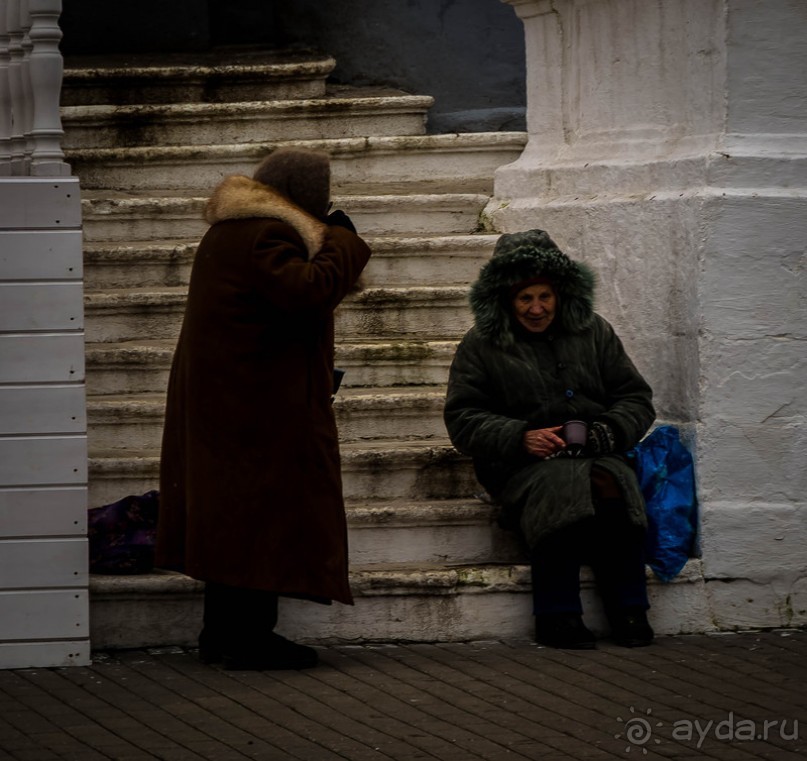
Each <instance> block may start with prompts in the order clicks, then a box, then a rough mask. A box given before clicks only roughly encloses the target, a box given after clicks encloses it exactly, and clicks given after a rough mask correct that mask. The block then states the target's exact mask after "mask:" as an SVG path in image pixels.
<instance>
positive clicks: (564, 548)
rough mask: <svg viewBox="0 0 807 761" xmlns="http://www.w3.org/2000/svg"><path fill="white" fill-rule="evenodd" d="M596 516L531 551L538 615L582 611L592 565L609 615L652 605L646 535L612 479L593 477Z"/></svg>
mask: <svg viewBox="0 0 807 761" xmlns="http://www.w3.org/2000/svg"><path fill="white" fill-rule="evenodd" d="M592 497H593V501H594V512H595V514H594V517H593V518H588V519H585V520H583V521H580V522H579V523H576V524H573V525H571V526H568V527H566V528H563V529H561V530H559V531H556V532H555V533H553V534H552V535H551V536H550V537H548V538H547V539H546V540H544V541H543V542H541V543H540V544H539V545H538V547H536V548H535V549H534V550H533V552H532V557H531V564H532V594H533V612H534V613H535V614H536V615H541V614H544V613H582V606H581V604H580V568H581V566H583V565H589V566H590V567H591V570H592V572H593V573H594V578H595V580H596V583H597V587H598V589H599V592H600V596H601V598H602V601H603V605H604V606H605V610H606V612H613V611H619V610H624V609H626V608H641V609H642V610H647V608H649V607H650V605H649V603H648V600H647V581H646V577H645V557H644V531H643V530H642V529H641V528H640V527H638V526H635V525H633V524H632V523H631V522H630V520H629V518H628V514H627V509H626V506H625V503H624V501H623V500H622V498H621V495H620V494H619V491H618V489H617V488H616V485H615V484H614V482H613V479H611V478H610V476H609V475H608V474H605V475H604V476H603V471H598V472H596V473H595V474H593V478H592Z"/></svg>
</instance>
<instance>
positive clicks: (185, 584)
mask: <svg viewBox="0 0 807 761" xmlns="http://www.w3.org/2000/svg"><path fill="white" fill-rule="evenodd" d="M648 581H649V584H648V593H649V597H650V601H651V606H652V607H651V610H650V619H651V623H652V625H653V627H654V629H655V631H656V633H657V634H658V635H672V634H689V633H702V632H704V631H713V630H714V629H715V626H714V622H713V621H712V620H711V619H710V616H709V606H708V604H707V592H706V584H705V581H704V573H703V568H702V565H701V562H700V561H699V560H696V559H693V560H690V561H689V563H687V565H686V567H685V568H684V570H683V571H682V572H681V573H680V574H679V575H678V576H677V577H676V578H675V579H674V580H673V581H672V582H671V583H668V584H661V583H660V582H658V580H656V579H655V578H654V577H653V576H652V574H651V573H650V572H649V571H648ZM351 586H352V589H353V594H354V597H355V601H356V604H355V606H345V605H339V604H334V605H330V606H324V605H317V604H315V603H310V602H303V601H299V600H289V599H283V600H282V601H281V608H280V621H279V624H278V632H279V633H281V634H283V635H285V636H287V637H290V638H291V639H294V640H297V641H300V642H308V643H309V644H314V645H317V644H319V645H325V644H336V643H339V644H345V643H353V644H358V643H362V642H454V641H464V640H484V639H496V640H506V639H524V638H531V637H532V636H533V618H532V595H531V594H530V589H531V587H530V571H529V566H528V565H525V564H519V563H502V564H469V565H466V564H449V563H446V564H435V565H431V566H429V565H416V566H413V565H395V564H390V565H383V566H382V565H378V566H374V565H367V566H358V565H355V566H353V568H352V570H351ZM581 587H582V589H581V598H582V602H583V607H584V610H585V616H584V617H585V621H586V624H587V625H588V626H589V627H590V628H591V629H592V631H594V632H595V633H596V634H600V635H602V634H605V633H607V626H606V623H605V618H604V615H603V613H602V608H601V606H600V605H599V600H598V597H597V594H596V590H595V586H594V582H593V579H592V577H591V575H590V573H589V572H588V569H583V573H582V574H581ZM202 591H203V585H202V583H201V582H197V581H194V580H193V579H189V578H188V577H186V576H182V575H181V574H175V573H152V574H144V575H141V576H91V578H90V638H91V640H92V642H93V647H95V648H97V649H114V648H136V647H159V646H166V645H182V646H195V645H196V638H197V636H198V633H199V629H200V628H201V619H202Z"/></svg>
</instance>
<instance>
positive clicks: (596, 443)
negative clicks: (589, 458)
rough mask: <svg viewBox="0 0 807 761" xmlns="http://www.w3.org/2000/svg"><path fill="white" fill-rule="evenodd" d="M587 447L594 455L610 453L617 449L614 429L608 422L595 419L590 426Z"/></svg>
mask: <svg viewBox="0 0 807 761" xmlns="http://www.w3.org/2000/svg"><path fill="white" fill-rule="evenodd" d="M586 449H588V451H589V452H591V454H594V455H600V454H609V453H610V452H613V451H614V449H616V438H615V437H614V431H613V429H612V428H611V426H610V425H608V423H601V422H599V421H595V422H594V423H592V424H591V425H590V426H589V427H588V440H587V442H586Z"/></svg>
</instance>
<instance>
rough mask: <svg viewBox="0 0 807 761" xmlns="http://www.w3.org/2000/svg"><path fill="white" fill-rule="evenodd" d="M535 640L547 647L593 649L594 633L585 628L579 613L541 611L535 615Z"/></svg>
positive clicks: (594, 644) (594, 645)
mask: <svg viewBox="0 0 807 761" xmlns="http://www.w3.org/2000/svg"><path fill="white" fill-rule="evenodd" d="M535 640H536V642H538V643H539V644H541V645H546V646H547V647H558V648H563V649H568V650H593V649H594V648H595V647H597V641H596V638H595V637H594V635H593V634H592V633H591V632H590V631H589V630H588V629H587V628H586V625H585V624H584V623H583V619H582V617H581V616H580V614H579V613H541V614H539V615H536V616H535Z"/></svg>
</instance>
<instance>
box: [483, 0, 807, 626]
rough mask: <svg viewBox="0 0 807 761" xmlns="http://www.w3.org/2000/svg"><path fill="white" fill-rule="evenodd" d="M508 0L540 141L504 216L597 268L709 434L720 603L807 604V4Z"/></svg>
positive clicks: (502, 220) (797, 614) (753, 606)
mask: <svg viewBox="0 0 807 761" xmlns="http://www.w3.org/2000/svg"><path fill="white" fill-rule="evenodd" d="M504 1H505V2H508V3H509V4H510V5H512V6H513V7H514V8H515V10H516V12H517V13H518V15H519V16H520V17H521V19H522V21H523V22H524V27H525V38H526V50H527V67H528V75H527V82H528V86H527V89H528V94H527V101H528V102H527V114H528V116H527V120H528V131H529V144H528V147H527V149H526V150H525V152H524V154H523V155H522V157H521V158H520V159H519V160H518V161H516V162H515V163H514V164H511V165H509V166H506V167H503V168H502V169H500V170H499V171H498V172H497V175H496V186H495V192H496V199H495V200H494V202H492V203H491V205H490V206H489V208H488V210H487V214H488V217H489V219H490V222H491V225H492V226H493V227H495V229H497V230H500V231H503V232H511V231H515V230H523V229H528V228H531V227H541V228H544V229H546V230H548V231H549V232H550V234H552V236H553V237H555V239H556V240H557V241H558V242H559V243H560V244H561V247H563V248H565V249H566V250H567V251H568V253H570V254H571V255H572V256H574V257H579V258H582V259H584V260H586V261H588V262H590V263H591V264H592V265H593V266H594V268H595V269H596V270H597V271H598V273H599V274H600V276H601V285H600V292H599V302H598V307H599V310H600V311H601V312H602V313H603V314H604V315H605V316H606V317H608V318H609V319H611V320H612V321H613V322H614V323H615V325H616V326H617V329H618V331H619V332H620V334H621V335H622V336H623V338H624V339H625V342H626V344H627V345H628V348H629V350H630V351H631V353H632V355H633V356H634V358H635V360H636V362H637V364H638V365H639V366H640V368H641V369H642V370H643V371H644V373H645V374H646V375H647V377H648V379H649V380H650V382H651V383H652V384H653V386H654V389H655V391H656V399H657V407H658V409H659V413H660V417H661V418H663V419H666V420H671V421H674V422H677V423H679V424H681V425H682V426H683V427H684V430H685V432H686V433H687V436H688V437H689V438H690V442H691V444H692V445H693V447H694V449H695V452H696V462H697V472H698V478H699V497H700V503H701V519H702V537H701V544H702V551H703V569H704V578H705V580H706V584H705V587H704V589H705V592H704V594H705V595H706V596H707V602H708V604H709V611H710V613H709V616H710V619H711V620H710V623H714V624H715V625H717V626H718V627H720V628H724V629H732V628H740V627H755V626H782V625H807V497H805V494H807V468H806V467H805V465H804V462H805V457H804V452H805V449H806V448H807V426H805V415H806V414H807V373H805V369H806V367H807V359H805V351H804V346H805V338H806V337H807V297H805V295H804V294H805V292H807V282H805V280H806V279H807V274H806V273H807V268H806V267H805V261H806V254H805V250H806V248H807V6H805V4H804V3H801V2H793V0H771V2H765V3H761V2H758V0H553V1H552V2H550V1H549V0H504Z"/></svg>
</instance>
